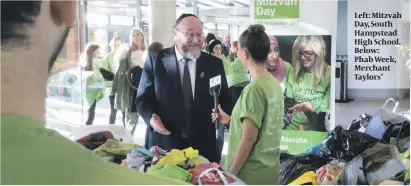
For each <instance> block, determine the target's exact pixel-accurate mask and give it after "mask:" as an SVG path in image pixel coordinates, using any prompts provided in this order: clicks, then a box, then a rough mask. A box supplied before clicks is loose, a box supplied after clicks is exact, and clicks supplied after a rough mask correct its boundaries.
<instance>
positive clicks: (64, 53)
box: [57, 44, 67, 59]
mask: <svg viewBox="0 0 411 186" xmlns="http://www.w3.org/2000/svg"><path fill="white" fill-rule="evenodd" d="M66 58H67V46H66V44H64V45H63V47H62V48H61V51H60V53H59V55H58V56H57V59H66Z"/></svg>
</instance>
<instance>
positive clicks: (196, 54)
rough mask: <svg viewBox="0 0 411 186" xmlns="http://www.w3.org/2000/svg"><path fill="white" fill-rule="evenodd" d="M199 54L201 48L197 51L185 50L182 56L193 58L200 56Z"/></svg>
mask: <svg viewBox="0 0 411 186" xmlns="http://www.w3.org/2000/svg"><path fill="white" fill-rule="evenodd" d="M200 55H201V50H200V51H198V52H187V53H185V55H184V56H185V57H187V58H189V59H192V60H194V59H198V58H199V57H200Z"/></svg>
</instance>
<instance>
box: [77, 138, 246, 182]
mask: <svg viewBox="0 0 411 186" xmlns="http://www.w3.org/2000/svg"><path fill="white" fill-rule="evenodd" d="M77 142H78V143H80V144H82V145H83V146H84V147H85V148H87V149H89V150H92V151H93V153H95V154H96V155H98V156H101V157H102V158H104V159H106V160H107V161H111V162H113V163H117V164H120V165H121V166H124V167H127V168H129V169H132V170H135V171H137V172H145V173H146V174H152V175H157V176H161V177H168V178H172V179H177V180H180V181H184V182H187V183H191V184H194V185H246V184H245V183H244V182H242V181H241V180H239V179H238V178H237V177H236V176H234V175H232V174H231V173H229V172H228V171H225V170H224V169H223V168H222V167H221V166H220V165H219V164H217V163H213V162H209V161H208V160H207V159H206V158H204V157H203V156H201V155H200V153H199V151H198V150H196V149H193V148H191V147H190V148H187V149H183V150H178V149H173V150H171V151H165V150H162V149H161V148H159V147H157V146H153V147H151V148H150V149H145V148H143V147H141V146H139V145H136V144H134V143H129V142H122V141H121V139H120V140H117V139H115V138H114V136H113V135H112V134H111V133H110V132H109V131H101V132H96V133H92V134H89V135H87V136H85V137H83V138H81V139H79V140H77Z"/></svg>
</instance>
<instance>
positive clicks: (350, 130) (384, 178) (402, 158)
mask: <svg viewBox="0 0 411 186" xmlns="http://www.w3.org/2000/svg"><path fill="white" fill-rule="evenodd" d="M385 105H386V104H384V106H383V107H382V108H378V109H377V110H376V112H375V113H373V114H372V115H369V114H362V115H360V116H359V117H358V118H356V119H354V120H353V121H352V122H351V123H350V125H349V127H347V128H346V129H344V128H343V127H342V126H337V127H335V128H334V129H333V130H332V131H330V132H329V133H328V136H327V137H325V139H324V140H323V141H322V142H321V143H319V144H317V145H314V146H312V147H309V148H308V149H307V151H306V152H305V153H302V154H296V155H293V154H289V153H288V152H281V154H280V164H281V165H280V184H281V185H409V184H410V115H409V112H408V113H396V112H395V110H396V109H395V108H394V109H393V110H392V111H391V110H388V109H386V108H385ZM396 105H397V104H396Z"/></svg>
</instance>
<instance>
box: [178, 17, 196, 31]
mask: <svg viewBox="0 0 411 186" xmlns="http://www.w3.org/2000/svg"><path fill="white" fill-rule="evenodd" d="M186 17H195V18H197V19H198V17H197V16H196V15H194V14H181V16H180V17H178V19H177V20H176V23H175V24H174V28H177V26H178V25H179V24H180V22H181V21H182V20H183V19H184V18H186Z"/></svg>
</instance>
